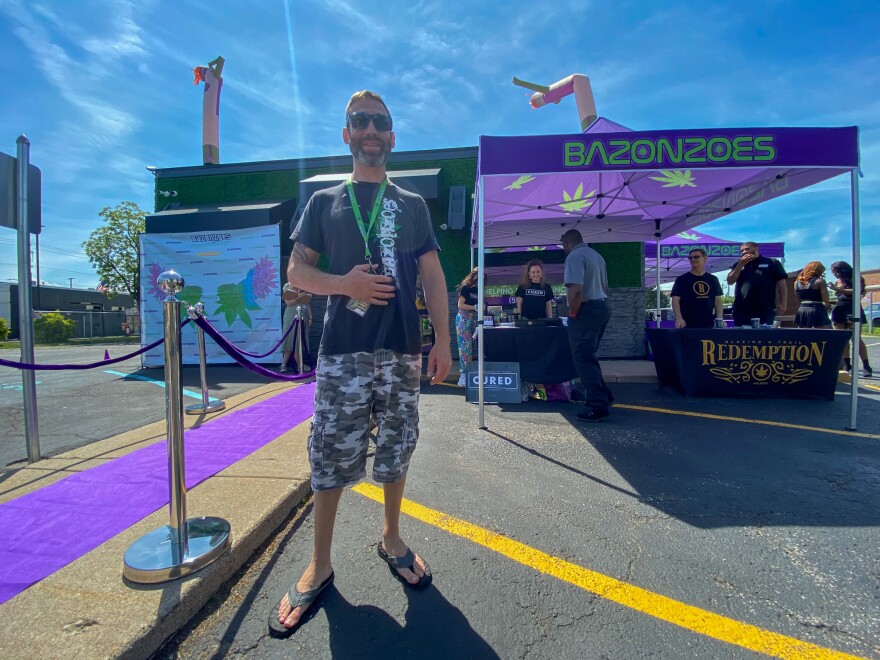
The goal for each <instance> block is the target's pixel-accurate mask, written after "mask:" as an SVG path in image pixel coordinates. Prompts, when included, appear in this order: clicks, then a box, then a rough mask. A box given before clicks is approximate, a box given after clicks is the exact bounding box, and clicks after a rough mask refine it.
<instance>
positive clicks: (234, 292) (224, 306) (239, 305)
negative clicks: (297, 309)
mask: <svg viewBox="0 0 880 660" xmlns="http://www.w3.org/2000/svg"><path fill="white" fill-rule="evenodd" d="M277 286H278V273H277V271H276V270H275V266H273V265H272V261H271V260H270V259H269V257H262V258H261V259H260V260H259V261H257V263H256V265H255V266H254V267H253V268H251V269H250V270H249V271H248V272H247V275H245V278H244V279H243V280H242V281H241V282H239V283H238V284H221V285H220V286H218V287H217V300H218V301H219V302H220V305H219V307H217V310H216V311H215V312H214V314H221V313H222V314H223V315H224V316H225V317H226V324H227V325H232V324H233V322H234V321H235V319H236V318H241V320H242V322H243V323H244V324H245V325H246V326H247V327H249V328H253V322H252V321H251V317H250V314H248V310H249V309H262V307H260V306H259V305H258V304H257V298H263V297H265V296H267V295H268V294H269V292H270V291H271V290H272V289H274V288H276V287H277Z"/></svg>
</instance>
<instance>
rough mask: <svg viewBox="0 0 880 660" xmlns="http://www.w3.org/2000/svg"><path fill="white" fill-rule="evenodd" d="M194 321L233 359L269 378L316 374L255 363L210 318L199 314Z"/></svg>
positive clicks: (304, 377)
mask: <svg viewBox="0 0 880 660" xmlns="http://www.w3.org/2000/svg"><path fill="white" fill-rule="evenodd" d="M194 321H195V324H196V325H197V326H199V327H200V328H201V329H202V330H204V331H205V333H206V334H207V335H208V336H209V337H210V338H211V339H213V340H214V341H215V342H217V345H218V346H219V347H220V348H222V349H223V350H224V351H225V352H226V354H227V355H228V356H229V357H231V358H232V359H233V360H235V361H236V362H237V363H238V364H240V365H241V366H242V367H244V368H245V369H247V370H248V371H253V372H254V373H255V374H259V375H261V376H265V377H267V378H274V379H275V380H289V381H298V380H308V379H310V378H312V376H314V375H315V370H314V369H312V370H311V371H308V372H306V373H304V374H297V375H291V376H288V375H287V374H279V373H277V372H275V371H271V370H269V369H266V368H264V367H261V366H260V365H258V364H254V363H253V362H251V361H250V360H248V359H247V358H246V357H244V356H243V355H241V353H240V352H239V350H238V349H237V348H236V347H235V346H233V345H232V344H230V343H229V342H228V341H227V340H226V337H224V336H223V335H221V334H220V333H219V332H217V331H216V330H215V329H214V328H213V327H212V326H211V324H210V323H208V319H206V318H205V317H204V316H199V317H198V318H196V319H194Z"/></svg>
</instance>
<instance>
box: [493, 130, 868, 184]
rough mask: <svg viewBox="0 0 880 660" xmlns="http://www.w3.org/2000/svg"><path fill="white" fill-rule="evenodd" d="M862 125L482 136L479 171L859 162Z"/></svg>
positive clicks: (832, 165)
mask: <svg viewBox="0 0 880 660" xmlns="http://www.w3.org/2000/svg"><path fill="white" fill-rule="evenodd" d="M858 164H859V148H858V128H857V127H855V126H845V127H840V128H707V129H685V130H668V131H627V132H620V133H596V134H580V135H526V136H521V137H519V136H517V137H495V136H486V135H483V136H481V137H480V163H479V171H478V172H477V175H478V176H480V175H492V174H511V173H523V172H529V173H531V174H533V175H534V174H536V173H539V172H565V171H568V170H580V171H621V170H665V169H676V168H686V169H702V168H719V167H723V168H738V167H746V168H761V167H830V168H843V169H851V168H854V167H858Z"/></svg>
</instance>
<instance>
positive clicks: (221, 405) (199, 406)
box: [184, 399, 226, 415]
mask: <svg viewBox="0 0 880 660" xmlns="http://www.w3.org/2000/svg"><path fill="white" fill-rule="evenodd" d="M184 410H185V411H186V414H187V415H204V414H206V413H215V412H220V411H221V410H226V402H225V401H221V400H220V399H214V400H213V401H208V405H207V406H206V405H204V404H203V403H194V404H192V405H191V406H187V407H186V408H184Z"/></svg>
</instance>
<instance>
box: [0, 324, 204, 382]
mask: <svg viewBox="0 0 880 660" xmlns="http://www.w3.org/2000/svg"><path fill="white" fill-rule="evenodd" d="M189 321H190V319H186V320H185V321H184V322H183V323H181V324H180V327H181V328H182V327H183V326H185V325H186V324H187V323H189ZM163 341H165V338H164V337H162V339H157V340H156V341H154V342H153V343H152V344H149V345H148V346H144V347H143V348H141V349H139V350H137V351H135V352H134V353H129V354H128V355H123V356H122V357H118V358H113V359H111V360H101V361H100V362H90V363H89V364H28V363H27V362H15V361H13V360H3V359H0V367H12V368H13V369H30V370H31V371H66V370H71V369H95V368H97V367H105V366H107V365H109V364H116V363H117V362H125V360H130V359H131V358H133V357H137V356H138V355H140V354H141V353H146V352H147V351H149V350H151V349H153V348H156V346H159V345H160V344H161V343H162V342H163Z"/></svg>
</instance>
